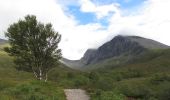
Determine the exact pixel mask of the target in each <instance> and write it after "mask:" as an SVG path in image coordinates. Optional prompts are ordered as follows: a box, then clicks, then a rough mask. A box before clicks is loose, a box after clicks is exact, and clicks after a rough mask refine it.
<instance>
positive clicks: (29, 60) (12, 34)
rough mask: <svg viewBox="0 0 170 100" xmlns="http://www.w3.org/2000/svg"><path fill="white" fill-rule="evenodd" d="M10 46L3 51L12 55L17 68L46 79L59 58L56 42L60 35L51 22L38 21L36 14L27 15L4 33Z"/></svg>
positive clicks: (40, 78)
mask: <svg viewBox="0 0 170 100" xmlns="http://www.w3.org/2000/svg"><path fill="white" fill-rule="evenodd" d="M5 35H6V37H8V39H9V43H10V47H6V48H5V51H6V52H8V53H9V54H10V55H11V56H13V57H14V63H15V64H16V65H17V66H16V68H17V69H18V70H24V71H32V72H33V73H34V75H35V77H36V78H37V79H39V80H42V79H44V80H47V73H48V71H49V70H50V69H52V68H53V67H55V66H56V64H57V62H58V60H59V59H60V58H61V50H60V49H58V43H59V42H60V40H61V35H60V34H59V33H58V32H55V31H54V29H53V28H52V25H51V24H43V23H41V22H38V21H37V19H36V16H34V15H27V16H26V17H25V19H24V20H19V21H18V22H17V23H13V24H12V25H10V26H9V28H8V29H7V32H6V33H5Z"/></svg>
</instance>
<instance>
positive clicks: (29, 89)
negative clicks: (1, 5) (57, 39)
mask: <svg viewBox="0 0 170 100" xmlns="http://www.w3.org/2000/svg"><path fill="white" fill-rule="evenodd" d="M0 47H1V46H0ZM12 59H13V58H12V57H10V56H8V55H7V54H6V53H5V52H4V51H2V49H1V50H0V95H1V96H0V100H65V99H66V98H65V95H64V92H63V89H65V88H82V89H85V90H87V92H88V93H89V95H90V96H91V99H92V100H113V99H114V100H128V99H129V100H131V99H132V100H169V99H170V85H169V84H170V60H169V59H170V50H152V51H150V52H147V53H146V54H144V55H141V56H139V57H135V59H132V60H131V62H128V63H124V61H121V60H123V59H124V60H126V58H124V57H120V58H119V59H115V58H111V59H108V60H106V61H103V62H100V63H99V64H95V65H94V66H91V67H93V68H94V69H93V70H90V71H89V70H88V71H87V72H81V71H76V70H72V69H70V68H68V67H66V66H65V65H63V64H60V65H59V66H57V67H56V68H54V69H52V70H51V71H50V72H49V75H48V79H49V81H48V82H47V83H45V82H40V81H38V80H36V79H35V78H34V76H33V74H32V73H28V72H23V71H17V70H16V69H15V68H14V66H15V65H14V64H13V62H12ZM115 62H120V64H116V65H115ZM122 62H123V64H121V63H122Z"/></svg>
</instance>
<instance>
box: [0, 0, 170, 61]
mask: <svg viewBox="0 0 170 100" xmlns="http://www.w3.org/2000/svg"><path fill="white" fill-rule="evenodd" d="M66 1H67V2H66ZM0 2H1V3H0V22H1V23H0V33H1V34H0V37H1V38H4V34H3V32H4V31H5V30H6V29H7V27H8V26H9V24H11V23H13V22H16V21H17V20H18V19H19V18H23V17H24V16H25V15H27V14H34V15H36V16H37V19H38V20H39V21H41V22H44V23H48V22H51V23H52V24H53V27H54V29H55V30H56V31H59V33H60V34H62V41H61V43H60V46H59V47H60V48H61V49H62V53H63V56H64V57H66V58H69V59H79V58H81V57H82V56H83V54H84V52H85V51H86V50H87V49H88V48H97V47H99V46H100V45H101V44H103V43H105V42H106V41H108V40H110V39H112V38H113V37H114V36H115V35H117V34H120V33H121V34H131V35H138V36H143V37H147V38H151V39H155V40H158V41H160V42H162V43H165V44H169V45H170V39H169V37H170V30H169V26H170V12H168V9H170V6H169V5H170V1H169V0H147V1H145V2H144V3H143V4H141V5H138V6H136V7H135V8H133V9H122V8H120V7H119V5H121V4H118V3H110V4H104V5H98V4H96V3H94V2H92V1H91V0H78V1H77V0H69V2H68V0H0ZM70 5H72V6H78V7H80V10H81V11H82V13H83V12H89V13H94V14H95V15H96V18H97V19H96V20H101V19H103V20H105V21H108V22H109V24H108V27H106V26H103V25H102V23H100V21H97V22H92V23H88V24H84V25H81V24H80V23H78V21H81V20H83V19H81V20H78V19H76V17H75V16H74V15H72V14H71V13H67V12H68V11H69V9H67V7H68V6H70ZM65 10H67V11H65Z"/></svg>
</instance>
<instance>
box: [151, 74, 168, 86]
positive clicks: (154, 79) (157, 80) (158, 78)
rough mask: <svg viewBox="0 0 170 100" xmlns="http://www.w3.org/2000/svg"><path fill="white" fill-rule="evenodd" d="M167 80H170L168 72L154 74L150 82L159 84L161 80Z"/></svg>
mask: <svg viewBox="0 0 170 100" xmlns="http://www.w3.org/2000/svg"><path fill="white" fill-rule="evenodd" d="M165 81H169V82H170V76H168V75H167V74H156V75H154V76H152V77H151V80H150V82H151V83H152V84H155V85H158V84H160V83H161V82H165Z"/></svg>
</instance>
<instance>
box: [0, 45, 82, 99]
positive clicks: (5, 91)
mask: <svg viewBox="0 0 170 100" xmlns="http://www.w3.org/2000/svg"><path fill="white" fill-rule="evenodd" d="M4 46H7V44H3V45H1V46H0V48H1V49H0V100H65V95H64V91H63V89H64V88H67V87H70V88H71V87H74V86H75V82H74V81H71V80H68V81H66V80H67V79H68V78H67V77H68V75H71V74H76V73H77V74H78V75H79V72H76V71H74V70H72V69H70V68H68V67H66V66H64V65H62V64H60V65H59V66H58V67H56V68H54V69H53V70H51V71H50V72H49V81H48V82H47V83H45V82H40V81H38V80H36V79H35V78H34V76H33V74H32V73H28V72H24V71H17V70H16V69H15V65H14V63H13V61H12V57H10V56H8V54H7V53H5V52H4V51H3V49H2V48H3V47H4ZM72 76H73V75H72ZM69 81H70V82H69ZM71 82H72V83H71Z"/></svg>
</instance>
